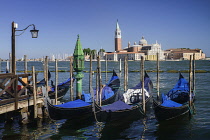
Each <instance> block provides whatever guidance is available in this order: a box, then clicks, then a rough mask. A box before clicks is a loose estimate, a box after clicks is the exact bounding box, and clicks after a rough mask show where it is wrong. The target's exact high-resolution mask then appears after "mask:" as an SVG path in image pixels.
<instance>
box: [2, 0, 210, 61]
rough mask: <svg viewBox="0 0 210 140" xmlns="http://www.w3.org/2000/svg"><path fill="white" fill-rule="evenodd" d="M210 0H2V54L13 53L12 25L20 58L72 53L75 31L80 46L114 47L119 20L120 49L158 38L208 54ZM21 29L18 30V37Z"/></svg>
mask: <svg viewBox="0 0 210 140" xmlns="http://www.w3.org/2000/svg"><path fill="white" fill-rule="evenodd" d="M209 7H210V0H0V58H2V59H8V58H9V53H10V52H11V23H12V22H13V21H14V22H15V23H18V28H17V30H22V29H24V28H25V27H27V26H28V25H30V24H34V25H35V26H36V28H37V29H38V30H39V35H38V38H36V39H34V38H31V34H30V30H31V29H33V28H32V27H29V28H28V29H27V30H26V31H25V32H24V33H23V34H22V35H20V36H16V58H18V59H20V58H22V57H23V56H24V55H27V56H28V58H41V57H44V56H50V55H52V54H64V53H66V54H72V53H73V52H74V48H75V44H76V40H77V35H78V34H79V35H80V41H81V44H82V48H83V49H84V48H90V49H96V50H99V49H101V48H103V49H105V51H107V52H112V51H114V33H115V29H116V22H117V20H118V23H119V26H120V29H121V34H122V48H125V47H127V44H128V42H129V41H130V42H131V45H132V44H134V42H137V43H138V42H139V40H140V39H141V37H142V36H144V37H145V39H146V40H147V42H148V44H154V43H155V42H156V40H157V42H158V43H160V44H161V46H162V49H163V50H166V49H170V48H191V49H195V48H200V49H202V50H203V52H204V53H205V54H206V56H208V57H210V43H209V42H210V8H209ZM19 33H21V32H18V31H16V35H17V34H19Z"/></svg>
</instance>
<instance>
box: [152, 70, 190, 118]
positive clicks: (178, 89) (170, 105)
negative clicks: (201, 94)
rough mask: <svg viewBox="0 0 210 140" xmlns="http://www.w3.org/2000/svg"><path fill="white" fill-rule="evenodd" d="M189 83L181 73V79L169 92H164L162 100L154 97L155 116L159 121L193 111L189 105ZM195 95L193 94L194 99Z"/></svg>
mask: <svg viewBox="0 0 210 140" xmlns="http://www.w3.org/2000/svg"><path fill="white" fill-rule="evenodd" d="M189 92H190V91H189V83H188V82H187V80H186V79H185V78H184V77H183V76H182V74H181V73H179V80H178V82H177V83H176V85H175V86H174V88H172V89H171V90H170V91H169V92H168V93H167V94H162V97H161V98H162V99H161V101H158V100H155V99H153V108H154V112H155V117H156V119H157V120H158V121H165V120H171V119H174V118H177V117H179V116H182V115H184V114H187V113H191V109H190V106H189V99H190V95H189ZM193 100H194V95H193V94H192V101H193Z"/></svg>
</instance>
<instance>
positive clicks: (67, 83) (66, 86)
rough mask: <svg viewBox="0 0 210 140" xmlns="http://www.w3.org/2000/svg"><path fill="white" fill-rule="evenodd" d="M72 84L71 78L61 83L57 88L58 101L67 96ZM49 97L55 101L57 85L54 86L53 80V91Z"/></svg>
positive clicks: (49, 93)
mask: <svg viewBox="0 0 210 140" xmlns="http://www.w3.org/2000/svg"><path fill="white" fill-rule="evenodd" d="M73 82H74V78H73ZM70 83H71V80H70V78H69V79H67V80H66V81H65V82H63V83H60V84H59V85H58V86H57V89H58V91H57V99H61V98H63V96H65V95H66V93H67V91H68V90H69V88H70ZM48 96H49V97H50V99H55V85H53V81H52V80H51V90H50V91H49V92H48Z"/></svg>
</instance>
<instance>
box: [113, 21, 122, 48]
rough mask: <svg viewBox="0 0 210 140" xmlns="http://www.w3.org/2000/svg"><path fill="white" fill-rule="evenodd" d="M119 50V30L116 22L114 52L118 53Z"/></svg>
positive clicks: (120, 42) (120, 44) (120, 46)
mask: <svg viewBox="0 0 210 140" xmlns="http://www.w3.org/2000/svg"><path fill="white" fill-rule="evenodd" d="M121 49H122V41H121V30H120V26H119V24H118V20H117V24H116V30H115V51H120V50H121Z"/></svg>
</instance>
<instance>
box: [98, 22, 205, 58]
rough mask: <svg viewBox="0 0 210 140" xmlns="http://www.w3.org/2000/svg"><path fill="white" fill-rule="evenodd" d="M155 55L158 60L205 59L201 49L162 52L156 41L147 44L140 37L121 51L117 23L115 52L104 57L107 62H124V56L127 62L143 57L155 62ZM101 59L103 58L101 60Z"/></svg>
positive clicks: (117, 25)
mask: <svg viewBox="0 0 210 140" xmlns="http://www.w3.org/2000/svg"><path fill="white" fill-rule="evenodd" d="M157 53H158V55H159V60H177V59H179V60H189V59H190V55H193V54H195V60H201V59H205V54H204V53H203V51H202V50H201V49H186V48H185V49H184V48H181V49H168V50H166V51H164V50H162V48H161V44H159V43H158V42H157V41H156V43H154V44H148V43H147V40H146V39H145V38H144V37H142V38H141V40H139V43H138V44H137V43H136V42H134V44H133V45H131V44H130V41H129V42H128V46H127V47H126V48H125V49H122V38H121V29H120V26H119V23H118V21H117V23H116V30H115V51H114V52H106V53H104V56H106V57H107V60H113V61H119V60H120V59H121V60H124V58H125V56H127V57H128V60H140V59H141V56H144V58H145V60H156V59H157ZM102 59H103V58H102Z"/></svg>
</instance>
